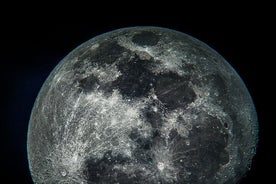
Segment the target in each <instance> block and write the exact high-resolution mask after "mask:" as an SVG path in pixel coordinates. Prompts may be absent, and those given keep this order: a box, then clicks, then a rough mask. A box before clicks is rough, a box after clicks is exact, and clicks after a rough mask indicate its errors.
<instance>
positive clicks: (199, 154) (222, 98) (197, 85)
mask: <svg viewBox="0 0 276 184" xmlns="http://www.w3.org/2000/svg"><path fill="white" fill-rule="evenodd" d="M257 140H258V123H257V115H256V111H255V107H254V104H253V102H252V99H251V96H250V94H249V92H248V90H247V88H246V86H245V84H244V83H243V81H242V79H241V78H240V77H239V75H238V74H237V73H236V71H235V70H234V69H233V68H232V67H231V66H230V65H229V63H227V62H226V60H225V59H224V58H223V57H222V56H220V55H219V54H218V53H217V52H216V51H214V50H213V49H211V48H210V47H209V46H207V45H206V44H204V43H203V42H201V41H199V40H197V39H195V38H193V37H191V36H189V35H187V34H184V33H181V32H178V31H175V30H171V29H166V28H160V27H130V28H123V29H118V30H114V31H111V32H108V33H105V34H102V35H100V36H97V37H95V38H93V39H91V40H89V41H87V42H85V43H83V44H82V45H80V46H79V47H77V48H76V49H75V50H73V51H72V52H71V53H70V54H69V55H67V56H66V57H65V58H64V59H63V60H62V61H61V62H60V63H59V64H58V65H57V66H56V68H55V69H54V70H53V71H52V72H51V74H50V75H49V77H48V78H47V80H46V81H45V83H44V85H43V87H42V88H41V90H40V92H39V94H38V97H37V99H36V101H35V104H34V107H33V110H32V114H31V118H30V122H29V129H28V140H27V143H28V144H27V151H28V160H29V167H30V171H31V175H32V179H33V181H34V183H60V184H62V183H64V184H65V183H71V184H75V183H81V184H98V183H100V184H105V183H112V184H113V183H116V184H130V183H134V184H178V183H186V184H222V183H227V184H235V183H237V182H238V181H240V179H241V178H242V177H243V176H244V175H245V174H246V173H247V172H248V170H249V168H250V165H251V162H252V158H253V156H254V155H255V149H256V144H257Z"/></svg>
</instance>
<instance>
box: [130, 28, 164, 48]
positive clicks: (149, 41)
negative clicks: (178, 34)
mask: <svg viewBox="0 0 276 184" xmlns="http://www.w3.org/2000/svg"><path fill="white" fill-rule="evenodd" d="M159 40H160V35H157V34H156V33H154V32H152V31H142V32H141V33H137V34H136V35H134V36H133V38H132V42H133V43H136V44H137V45H140V46H154V45H156V44H157V43H158V41H159Z"/></svg>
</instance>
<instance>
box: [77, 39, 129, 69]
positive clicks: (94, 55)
mask: <svg viewBox="0 0 276 184" xmlns="http://www.w3.org/2000/svg"><path fill="white" fill-rule="evenodd" d="M128 52H130V51H129V50H128V49H126V48H125V47H122V46H120V45H119V44H118V43H117V42H116V41H104V42H102V43H100V44H99V46H98V48H95V49H90V50H87V51H86V52H84V53H83V54H82V55H79V56H78V62H76V63H75V64H74V69H77V70H78V69H86V68H83V64H84V62H83V61H85V60H87V61H89V62H90V63H91V65H92V66H95V64H97V65H99V66H103V65H106V64H112V63H114V62H115V61H116V60H117V59H118V58H120V57H121V56H122V54H123V53H128ZM103 53H104V54H103Z"/></svg>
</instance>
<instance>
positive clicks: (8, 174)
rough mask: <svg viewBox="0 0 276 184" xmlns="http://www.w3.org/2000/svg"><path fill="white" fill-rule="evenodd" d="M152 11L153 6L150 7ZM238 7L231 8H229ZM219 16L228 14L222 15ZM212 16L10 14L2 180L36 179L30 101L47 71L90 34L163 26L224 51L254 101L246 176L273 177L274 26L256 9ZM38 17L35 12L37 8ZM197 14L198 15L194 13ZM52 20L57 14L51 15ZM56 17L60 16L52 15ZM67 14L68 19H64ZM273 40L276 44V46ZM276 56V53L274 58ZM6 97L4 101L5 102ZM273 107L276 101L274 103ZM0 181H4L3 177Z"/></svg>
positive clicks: (5, 28)
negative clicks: (30, 153)
mask: <svg viewBox="0 0 276 184" xmlns="http://www.w3.org/2000/svg"><path fill="white" fill-rule="evenodd" d="M149 12H150V11H149ZM231 13H232V14H231ZM221 15H228V16H225V17H223V18H222V17H221ZM232 15H236V12H235V11H233V12H232V11H229V12H223V11H221V12H220V14H218V15H215V16H212V17H209V16H207V15H205V14H201V15H200V16H198V17H197V16H196V15H193V16H185V15H184V14H182V13H181V12H180V13H178V14H177V15H174V16H173V15H168V14H164V13H162V12H159V13H151V14H150V13H147V12H143V15H139V16H137V15H136V16H135V12H134V13H132V14H131V15H126V16H119V15H117V16H114V15H111V16H106V17H105V16H102V17H100V18H99V17H93V15H92V16H91V18H90V19H89V21H86V22H84V21H82V23H80V22H79V21H78V20H74V21H73V20H70V21H69V20H68V19H67V20H66V16H65V20H66V21H55V22H54V23H53V22H52V21H49V20H48V19H47V18H46V19H39V21H36V20H34V19H32V20H28V17H29V16H28V17H27V18H26V19H27V21H26V20H25V19H24V18H20V16H21V15H19V19H17V18H16V19H13V18H7V19H6V20H5V21H4V23H3V22H2V24H1V26H2V27H1V37H0V41H1V52H0V53H1V61H0V64H1V66H0V73H1V78H0V79H1V90H0V91H1V98H2V103H1V104H2V105H1V117H2V118H1V140H2V141H3V140H4V141H3V143H4V144H2V146H1V157H0V158H1V164H0V165H1V180H2V181H6V182H3V183H32V181H31V176H30V172H29V169H28V161H27V151H26V142H27V139H26V138H27V129H28V121H29V118H30V114H31V110H32V106H33V104H34V101H35V99H36V96H37V95H38V92H39V90H40V88H41V86H42V85H43V82H44V81H45V80H46V78H47V76H48V75H49V74H50V72H51V71H52V70H53V69H54V67H55V66H56V65H57V64H58V62H59V61H60V60H61V59H62V58H63V57H65V56H66V55H67V54H68V53H69V52H70V51H72V50H73V49H74V48H76V47H77V46H78V45H80V44H81V43H83V42H85V41H87V40H88V39H90V38H92V37H94V36H96V35H99V34H102V33H105V32H107V31H111V30H114V29H117V28H123V27H129V26H147V25H148V26H161V27H167V28H171V29H175V30H178V31H181V32H184V33H187V34H189V35H191V36H193V37H195V38H197V39H199V40H201V41H203V42H205V43H206V44H208V45H209V46H211V47H212V48H213V49H215V50H216V51H217V52H219V53H220V54H221V55H222V56H223V57H224V58H225V59H226V60H227V61H228V62H229V63H230V64H231V65H232V66H233V67H234V68H235V69H236V71H237V72H238V73H239V75H240V76H241V78H242V79H243V80H244V82H245V84H246V86H247V87H248V90H249V92H250V93H251V95H252V98H253V101H254V103H255V106H256V109H257V113H258V118H259V126H260V141H259V146H258V149H257V156H256V157H255V159H254V162H253V165H252V170H251V171H250V172H249V173H248V175H247V176H246V177H245V178H244V179H243V181H242V183H243V184H246V183H250V184H252V183H269V178H271V174H270V173H271V170H270V168H269V167H268V166H269V165H268V164H269V163H271V160H270V159H271V158H272V152H271V149H272V148H270V146H271V145H272V142H273V140H272V139H271V138H272V137H273V136H272V135H273V133H272V129H273V127H272V110H273V109H272V99H273V98H272V97H271V96H272V95H274V94H272V85H274V83H275V82H272V79H273V77H272V74H273V72H272V70H273V67H272V62H274V61H273V60H271V59H269V58H268V56H267V54H266V53H267V52H269V48H267V47H268V45H267V44H266V43H265V42H266V40H268V35H267V34H268V32H267V30H268V27H266V24H265V23H264V22H263V18H262V17H259V14H258V13H256V12H255V11H252V12H251V11H250V12H246V13H244V14H243V13H240V14H238V16H232ZM33 16H34V17H35V15H33ZM196 17H197V18H196ZM51 20H52V19H51ZM53 20H55V18H53ZM63 20H64V19H63ZM274 47H275V46H274ZM274 60H275V59H274ZM3 102H4V103H3ZM274 109H275V106H274ZM0 183H2V182H1V181H0Z"/></svg>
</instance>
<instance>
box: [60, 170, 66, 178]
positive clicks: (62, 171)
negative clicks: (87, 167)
mask: <svg viewBox="0 0 276 184" xmlns="http://www.w3.org/2000/svg"><path fill="white" fill-rule="evenodd" d="M60 174H61V176H63V177H65V176H66V175H67V171H66V170H65V169H63V170H61V172H60Z"/></svg>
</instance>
